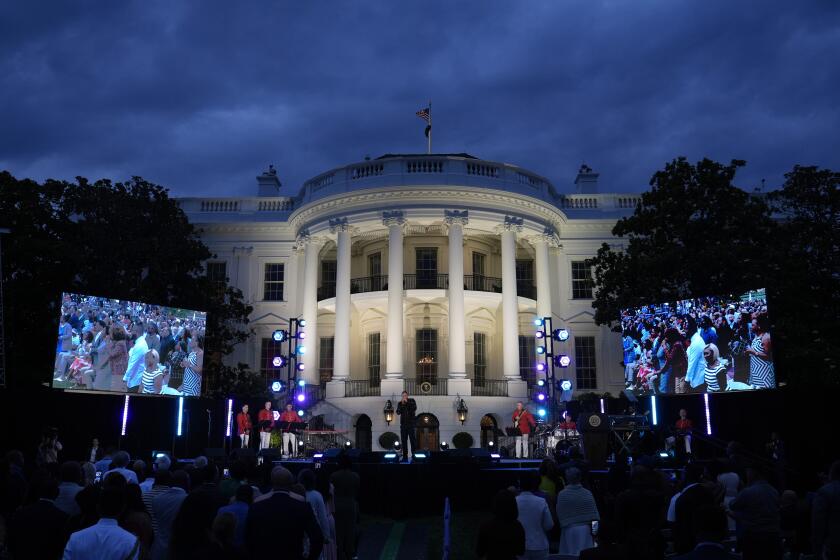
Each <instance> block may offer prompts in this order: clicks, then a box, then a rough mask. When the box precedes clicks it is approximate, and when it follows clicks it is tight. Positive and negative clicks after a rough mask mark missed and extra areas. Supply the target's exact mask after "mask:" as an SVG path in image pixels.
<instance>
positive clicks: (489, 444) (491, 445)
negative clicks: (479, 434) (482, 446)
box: [487, 441, 496, 447]
mask: <svg viewBox="0 0 840 560" xmlns="http://www.w3.org/2000/svg"><path fill="white" fill-rule="evenodd" d="M494 445H496V444H495V443H494V442H492V441H488V442H487V447H493V446H494Z"/></svg>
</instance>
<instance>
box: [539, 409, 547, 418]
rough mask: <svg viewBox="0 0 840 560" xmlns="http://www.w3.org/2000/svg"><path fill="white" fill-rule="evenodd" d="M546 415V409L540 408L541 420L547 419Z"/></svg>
mask: <svg viewBox="0 0 840 560" xmlns="http://www.w3.org/2000/svg"><path fill="white" fill-rule="evenodd" d="M545 415H546V411H545V409H544V408H538V409H537V416H539V417H540V418H545Z"/></svg>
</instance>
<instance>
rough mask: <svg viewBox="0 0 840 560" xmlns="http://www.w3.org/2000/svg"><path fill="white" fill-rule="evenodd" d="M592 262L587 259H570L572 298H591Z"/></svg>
mask: <svg viewBox="0 0 840 560" xmlns="http://www.w3.org/2000/svg"><path fill="white" fill-rule="evenodd" d="M593 284H594V282H593V281H592V264H591V263H590V262H589V261H572V298H574V299H592V285H593Z"/></svg>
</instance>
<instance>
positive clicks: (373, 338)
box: [368, 332, 382, 387]
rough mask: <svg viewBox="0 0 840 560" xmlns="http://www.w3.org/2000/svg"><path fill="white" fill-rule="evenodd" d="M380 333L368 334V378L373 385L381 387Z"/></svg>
mask: <svg viewBox="0 0 840 560" xmlns="http://www.w3.org/2000/svg"><path fill="white" fill-rule="evenodd" d="M381 354H382V352H381V351H380V344H379V333H378V332H376V333H370V334H369V335H368V379H369V380H370V386H371V387H379V365H380V360H381V358H380V356H381Z"/></svg>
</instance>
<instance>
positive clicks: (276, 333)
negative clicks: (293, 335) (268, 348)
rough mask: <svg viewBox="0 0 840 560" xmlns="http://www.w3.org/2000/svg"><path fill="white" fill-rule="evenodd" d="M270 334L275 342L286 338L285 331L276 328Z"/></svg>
mask: <svg viewBox="0 0 840 560" xmlns="http://www.w3.org/2000/svg"><path fill="white" fill-rule="evenodd" d="M271 336H272V337H273V338H274V340H275V342H283V341H284V340H285V339H286V331H284V330H282V329H277V330H276V331H274V332H273V333H272V334H271Z"/></svg>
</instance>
